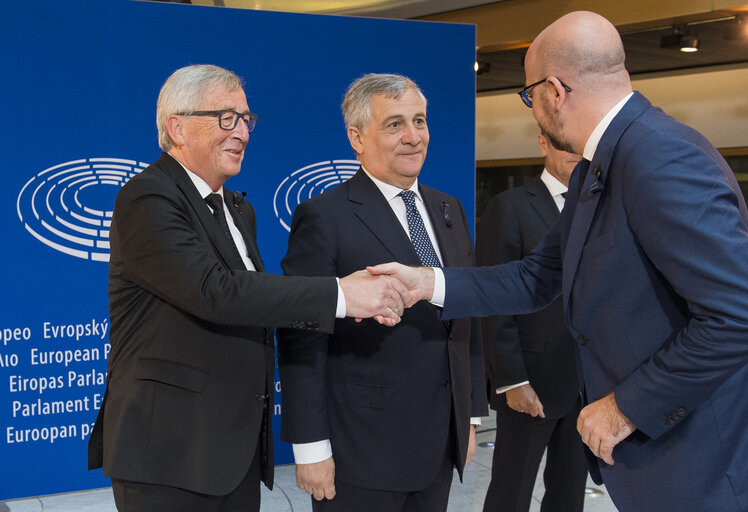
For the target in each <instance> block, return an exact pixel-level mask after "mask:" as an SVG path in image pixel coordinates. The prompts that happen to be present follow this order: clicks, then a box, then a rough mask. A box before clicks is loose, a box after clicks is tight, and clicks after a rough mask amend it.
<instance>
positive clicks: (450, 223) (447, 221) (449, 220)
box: [442, 201, 452, 228]
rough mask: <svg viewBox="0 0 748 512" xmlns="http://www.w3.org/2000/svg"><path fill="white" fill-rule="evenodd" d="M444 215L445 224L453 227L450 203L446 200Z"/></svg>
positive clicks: (444, 202) (443, 208)
mask: <svg viewBox="0 0 748 512" xmlns="http://www.w3.org/2000/svg"><path fill="white" fill-rule="evenodd" d="M442 216H443V217H444V224H446V225H447V227H448V228H451V227H452V219H450V218H449V203H448V202H446V201H442Z"/></svg>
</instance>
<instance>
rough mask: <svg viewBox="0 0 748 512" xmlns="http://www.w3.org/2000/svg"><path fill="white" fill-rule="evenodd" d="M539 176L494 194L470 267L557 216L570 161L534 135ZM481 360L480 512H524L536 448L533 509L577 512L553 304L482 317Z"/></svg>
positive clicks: (575, 463) (570, 401) (505, 251)
mask: <svg viewBox="0 0 748 512" xmlns="http://www.w3.org/2000/svg"><path fill="white" fill-rule="evenodd" d="M538 148H539V149H540V154H541V155H543V156H544V157H545V169H543V172H542V174H541V175H540V176H538V177H536V178H535V179H533V180H532V181H531V182H530V183H528V184H527V185H525V186H522V187H517V188H512V189H509V190H506V191H504V192H502V193H501V194H499V195H497V196H496V197H494V198H493V199H492V200H491V201H490V202H489V203H488V205H487V206H486V210H485V211H484V213H483V216H482V217H481V221H480V224H479V225H478V230H477V235H476V247H475V250H476V257H477V260H478V264H479V265H496V264H499V263H506V262H508V261H514V260H518V259H521V258H524V257H525V256H527V255H528V254H530V251H532V249H533V248H534V247H535V246H536V245H537V244H538V242H539V241H540V240H541V239H542V238H543V236H544V235H545V234H546V232H548V229H550V227H551V226H552V225H553V223H554V222H555V221H556V219H558V216H559V212H560V211H561V210H562V209H563V207H564V201H565V198H566V190H567V187H568V185H569V176H571V171H572V170H574V167H575V166H576V165H577V163H578V162H579V159H580V158H581V156H580V155H578V154H576V153H569V152H566V151H561V150H559V149H556V148H554V147H553V146H552V145H551V143H550V142H549V141H548V139H547V138H546V136H545V135H544V134H542V133H541V134H539V135H538ZM482 326H483V354H484V359H485V361H486V370H487V375H488V384H489V386H488V391H489V400H490V403H491V408H492V409H495V410H496V443H495V445H494V453H493V464H492V467H491V483H490V484H489V486H488V492H487V493H486V499H485V502H484V504H483V511H484V512H527V511H528V510H529V509H530V500H531V499H532V491H533V486H534V484H535V478H536V475H537V473H538V467H539V466H540V461H541V459H542V457H543V452H544V451H545V449H546V447H547V448H548V453H547V456H546V462H545V471H544V473H543V481H544V483H545V494H544V496H543V502H542V504H541V511H542V512H552V511H557V512H581V511H582V509H583V507H584V486H585V482H586V480H587V465H586V464H585V460H584V452H583V450H582V442H581V440H580V439H579V434H578V433H577V429H576V425H577V415H578V414H579V411H580V408H581V407H580V400H579V386H578V384H577V373H576V364H575V362H574V339H573V338H572V337H571V335H570V334H569V331H568V329H567V328H566V324H565V323H564V309H563V303H562V301H561V299H556V300H555V301H554V302H553V303H552V304H551V305H549V306H548V307H546V308H545V309H542V310H541V311H538V312H537V313H530V314H528V315H516V316H492V317H487V318H484V319H483V321H482Z"/></svg>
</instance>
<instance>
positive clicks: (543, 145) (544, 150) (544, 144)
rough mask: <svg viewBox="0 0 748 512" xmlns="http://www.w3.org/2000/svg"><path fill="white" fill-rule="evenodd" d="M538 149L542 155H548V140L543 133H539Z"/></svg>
mask: <svg viewBox="0 0 748 512" xmlns="http://www.w3.org/2000/svg"><path fill="white" fill-rule="evenodd" d="M538 149H539V150H540V155H541V156H542V157H543V158H545V157H546V156H547V155H548V141H547V140H546V138H545V137H543V135H541V134H538Z"/></svg>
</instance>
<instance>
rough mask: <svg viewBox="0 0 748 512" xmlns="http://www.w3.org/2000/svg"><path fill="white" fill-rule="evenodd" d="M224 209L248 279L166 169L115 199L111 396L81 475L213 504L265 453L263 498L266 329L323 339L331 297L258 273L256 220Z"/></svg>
mask: <svg viewBox="0 0 748 512" xmlns="http://www.w3.org/2000/svg"><path fill="white" fill-rule="evenodd" d="M224 195H225V198H226V203H227V207H228V209H229V211H230V212H231V214H232V215H233V217H234V219H235V220H236V224H237V226H238V228H239V230H240V231H241V233H242V235H243V237H244V240H245V242H246V244H247V248H248V253H249V255H250V257H251V259H252V260H253V261H254V264H255V266H256V267H257V269H258V271H257V272H249V271H247V270H245V269H244V268H245V267H244V266H243V263H242V262H241V261H237V259H238V255H237V254H236V251H235V249H232V248H231V246H230V245H229V244H230V240H229V239H228V237H226V236H225V234H224V232H223V231H221V228H220V226H219V225H218V223H217V221H216V220H215V218H214V217H213V215H212V214H211V212H210V210H209V208H208V206H207V205H206V203H205V201H204V200H203V198H202V197H200V195H199V194H198V191H197V189H196V188H195V186H194V184H193V183H192V182H191V180H190V179H189V177H188V176H187V173H186V172H185V171H184V169H183V168H182V167H181V165H180V164H179V163H178V162H177V161H176V160H174V159H173V158H172V157H171V156H169V155H167V154H162V156H161V158H160V159H159V160H158V161H157V162H156V163H154V164H153V165H151V166H150V167H148V168H147V169H146V170H145V171H143V172H142V173H141V174H140V175H138V176H136V177H134V178H132V179H131V180H130V181H129V182H128V183H127V184H126V185H125V186H124V187H123V188H122V190H121V191H120V193H119V194H118V196H117V200H116V203H115V207H114V217H113V219H112V226H111V233H110V241H111V259H110V262H109V313H110V318H111V331H110V341H111V345H112V347H111V353H110V355H109V361H108V380H107V391H106V398H105V402H104V406H102V409H101V411H100V412H99V417H98V418H97V424H96V427H95V428H94V432H93V433H92V435H91V438H90V440H89V467H91V468H95V467H101V465H102V463H103V467H104V474H105V475H107V476H110V477H114V478H119V479H123V480H132V481H137V482H145V483H154V484H162V485H169V486H174V487H179V488H183V489H188V490H191V491H195V492H200V493H205V494H212V495H222V494H226V493H228V492H230V491H232V490H233V489H234V488H235V487H236V486H237V485H238V484H239V482H240V481H241V479H242V478H243V477H244V475H245V474H246V473H247V470H248V468H249V465H250V463H251V461H252V458H253V457H254V454H255V450H256V449H261V450H262V469H263V480H264V481H265V483H266V485H268V487H272V482H273V457H272V434H271V429H270V417H271V416H272V414H271V413H270V412H269V411H268V407H269V404H272V402H271V401H270V402H269V399H268V398H267V397H268V396H270V397H272V393H271V392H270V390H272V389H273V384H272V380H273V368H274V359H273V336H272V330H271V329H269V328H270V327H272V326H276V325H280V326H286V327H291V326H294V327H299V326H304V327H306V328H310V329H318V330H321V331H324V332H330V331H332V328H333V322H334V317H335V304H336V297H337V288H336V284H335V282H334V280H332V279H330V278H325V279H319V278H315V279H303V278H288V277H283V276H278V275H273V274H266V273H264V272H263V271H262V270H263V265H262V261H261V259H260V256H259V253H258V251H257V246H256V244H255V215H254V210H253V209H252V207H251V206H250V205H249V203H247V202H245V201H243V200H242V199H241V198H240V197H239V196H237V195H235V194H231V193H230V192H229V191H227V190H224ZM237 269H240V270H237Z"/></svg>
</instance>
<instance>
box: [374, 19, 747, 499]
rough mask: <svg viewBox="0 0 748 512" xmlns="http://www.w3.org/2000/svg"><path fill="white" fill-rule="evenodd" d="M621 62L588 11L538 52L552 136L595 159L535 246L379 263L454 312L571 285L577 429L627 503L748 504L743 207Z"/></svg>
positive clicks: (701, 143)
mask: <svg viewBox="0 0 748 512" xmlns="http://www.w3.org/2000/svg"><path fill="white" fill-rule="evenodd" d="M625 58H626V55H625V52H624V48H623V43H622V41H621V37H620V35H619V34H618V31H617V30H616V28H615V27H614V26H613V25H612V24H611V23H610V22H609V21H608V20H606V19H605V18H603V17H602V16H600V15H598V14H596V13H592V12H588V11H578V12H572V13H569V14H566V15H564V16H563V17H561V18H559V19H558V20H556V21H555V22H554V23H552V24H551V25H550V26H548V27H547V28H546V29H545V30H543V32H541V33H540V34H539V35H538V37H537V38H536V39H535V40H534V41H533V43H532V44H531V45H530V48H529V49H528V51H527V55H526V57H525V82H526V83H527V85H526V86H525V88H524V89H523V90H522V91H520V96H521V98H522V100H523V101H524V103H525V104H526V105H527V106H528V107H531V108H532V114H533V117H534V118H535V120H536V121H537V122H538V124H539V125H540V127H541V129H542V130H543V131H544V132H545V133H546V134H547V135H548V138H549V139H550V141H551V143H552V144H553V145H554V146H556V147H557V148H560V149H564V150H569V151H573V152H575V153H581V154H582V156H583V157H584V158H583V160H582V161H581V162H580V164H579V166H578V167H577V168H576V169H575V170H574V172H573V173H572V176H571V179H570V181H569V194H568V195H567V197H566V205H565V206H564V211H563V212H562V213H561V216H560V217H559V219H558V221H557V222H556V223H555V224H554V225H553V227H552V228H551V229H550V231H549V232H548V234H547V235H546V236H545V237H544V238H543V240H541V241H540V243H539V244H538V245H537V246H536V248H535V249H533V251H532V252H531V253H530V255H529V256H526V257H525V258H523V259H522V260H519V261H516V262H511V263H505V264H503V265H497V266H493V267H478V268H462V269H454V268H449V269H447V268H445V269H438V268H437V269H434V268H424V267H421V268H412V267H404V266H403V265H400V264H398V263H392V264H390V265H383V266H379V267H378V268H375V269H371V271H372V272H376V273H389V274H391V275H395V276H397V277H399V278H401V279H402V280H403V282H404V283H405V284H407V286H408V287H409V288H410V289H411V291H412V293H413V297H412V299H413V300H415V299H418V298H426V299H428V300H432V301H434V302H435V303H438V304H443V310H442V317H443V318H452V317H455V318H459V317H463V316H465V315H478V316H485V315H492V314H499V313H501V314H520V313H528V312H531V311H534V310H537V309H540V308H541V307H543V306H545V305H547V304H549V303H550V302H552V301H553V300H554V299H556V297H558V296H559V294H561V295H562V296H563V300H564V315H565V318H566V326H567V327H568V328H569V332H570V333H571V334H572V336H573V337H574V339H575V340H576V342H577V343H576V347H577V350H576V357H577V372H578V374H579V385H580V390H581V391H582V405H583V408H582V411H581V412H580V413H579V419H578V421H577V430H578V431H579V433H580V435H581V437H582V441H583V442H584V444H585V445H586V446H587V448H589V450H586V452H585V453H586V454H587V455H588V459H587V462H588V468H589V471H590V474H591V476H592V477H593V479H594V480H595V481H596V482H597V483H600V482H602V481H604V482H605V486H606V488H607V490H608V492H609V493H610V496H611V498H612V500H613V503H614V504H615V505H616V507H617V508H618V510H619V511H621V512H662V511H663V510H678V512H704V511H705V510H710V511H711V510H719V511H721V512H728V511H729V512H745V511H746V510H748V464H746V463H745V461H746V460H747V459H748V429H746V421H745V419H746V418H748V400H746V390H748V265H746V255H748V209H746V204H745V199H744V197H743V193H742V191H741V190H740V186H739V185H738V182H737V180H736V179H735V174H734V173H733V171H732V170H731V169H730V167H729V165H728V164H727V162H726V161H725V159H724V158H723V157H722V156H721V155H720V154H719V152H718V151H717V150H716V149H715V148H714V146H713V145H712V144H710V143H709V141H708V140H707V139H706V138H705V137H704V136H703V135H701V134H700V133H698V132H697V131H696V130H694V129H692V128H690V127H688V126H686V125H684V124H683V123H681V122H679V121H678V120H676V119H674V118H673V117H671V116H668V115H667V114H665V113H664V112H663V111H662V110H661V109H659V108H657V107H654V106H652V104H651V103H650V102H649V101H648V100H647V99H646V98H645V97H644V96H643V95H642V94H641V93H639V92H635V91H633V90H632V85H631V80H630V77H629V74H628V72H627V71H626V67H625ZM684 83H687V81H686V82H684ZM442 278H443V279H442Z"/></svg>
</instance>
